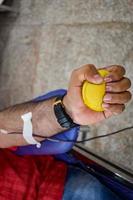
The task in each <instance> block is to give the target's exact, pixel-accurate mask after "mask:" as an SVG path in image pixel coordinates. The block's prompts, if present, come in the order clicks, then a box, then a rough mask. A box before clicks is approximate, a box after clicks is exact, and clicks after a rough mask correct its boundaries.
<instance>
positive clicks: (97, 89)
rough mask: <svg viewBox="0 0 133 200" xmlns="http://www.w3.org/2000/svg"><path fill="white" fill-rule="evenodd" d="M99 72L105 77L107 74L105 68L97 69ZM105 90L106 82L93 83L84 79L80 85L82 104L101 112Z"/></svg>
mask: <svg viewBox="0 0 133 200" xmlns="http://www.w3.org/2000/svg"><path fill="white" fill-rule="evenodd" d="M98 72H99V74H100V75H101V76H102V77H105V76H107V75H108V74H109V72H108V71H107V70H103V69H101V70H98ZM105 91H106V83H105V81H103V83H101V84H93V83H89V82H88V81H85V82H84V84H83V87H82V97H83V101H84V104H85V105H86V106H87V107H89V108H90V109H92V110H94V111H97V112H102V111H104V109H103V108H102V103H103V98H104V95H105Z"/></svg>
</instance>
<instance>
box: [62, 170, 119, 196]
mask: <svg viewBox="0 0 133 200" xmlns="http://www.w3.org/2000/svg"><path fill="white" fill-rule="evenodd" d="M71 199H72V200H120V199H119V198H118V197H117V196H116V195H115V194H114V193H113V192H112V191H111V190H109V189H108V188H107V187H105V186H104V185H102V184H101V183H100V182H99V181H98V180H97V179H96V178H95V177H93V176H92V175H91V174H89V173H87V172H86V171H84V170H82V169H79V168H77V167H73V166H69V170H68V177H67V180H66V185H65V190H64V195H63V200H71Z"/></svg>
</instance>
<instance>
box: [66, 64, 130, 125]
mask: <svg viewBox="0 0 133 200" xmlns="http://www.w3.org/2000/svg"><path fill="white" fill-rule="evenodd" d="M102 69H103V68H102ZM104 69H106V70H108V71H109V75H108V76H106V77H105V78H104V80H105V82H106V94H105V96H104V99H103V105H102V106H103V108H104V112H96V111H93V110H91V109H90V108H88V107H87V106H86V105H85V104H84V102H83V99H82V85H83V83H84V81H85V80H87V81H88V82H91V83H94V84H100V83H102V81H103V78H102V77H101V76H100V75H99V73H98V71H97V69H96V67H95V66H94V65H92V64H86V65H84V66H82V67H80V68H78V69H75V70H74V71H73V72H72V75H71V78H70V82H69V87H68V92H67V94H66V96H65V97H64V99H63V104H64V106H65V109H66V112H67V113H68V114H69V115H70V116H71V118H72V119H73V121H74V122H75V123H77V124H80V125H89V124H94V123H97V122H100V121H102V120H104V119H105V118H109V117H111V116H113V115H116V114H120V113H121V112H123V110H124V109H125V103H127V102H128V101H129V100H130V99H131V96H132V95H131V93H130V92H129V91H127V90H128V89H129V88H130V86H131V81H130V80H129V79H128V78H126V77H124V75H125V69H124V67H122V66H119V65H112V66H109V67H106V68H104Z"/></svg>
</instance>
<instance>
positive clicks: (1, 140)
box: [0, 99, 65, 148]
mask: <svg viewBox="0 0 133 200" xmlns="http://www.w3.org/2000/svg"><path fill="white" fill-rule="evenodd" d="M53 102H54V99H51V100H47V101H43V102H39V103H36V102H27V103H23V104H19V105H15V106H11V107H9V108H7V109H4V110H2V111H0V129H3V130H5V131H7V133H8V134H3V133H2V131H1V132H0V147H1V148H6V147H11V146H22V145H28V143H27V142H26V141H25V140H24V138H23V136H22V130H23V121H22V119H21V116H22V115H23V114H25V113H28V112H32V125H33V133H35V134H36V135H42V136H44V137H50V136H52V135H54V134H56V133H59V132H61V131H63V130H65V129H64V128H62V127H61V126H60V125H59V124H58V122H57V120H56V117H55V114H54V110H53ZM12 132H14V134H10V133H12ZM15 132H16V134H15ZM17 133H20V134H17ZM35 138H36V140H38V141H41V140H43V139H41V138H39V137H35Z"/></svg>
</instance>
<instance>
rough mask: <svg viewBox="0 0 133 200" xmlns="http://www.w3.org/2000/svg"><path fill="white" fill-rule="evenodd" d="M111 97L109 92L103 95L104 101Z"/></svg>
mask: <svg viewBox="0 0 133 200" xmlns="http://www.w3.org/2000/svg"><path fill="white" fill-rule="evenodd" d="M111 99H112V98H111V95H110V94H106V95H105V97H104V99H103V100H104V101H110V100H111Z"/></svg>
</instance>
